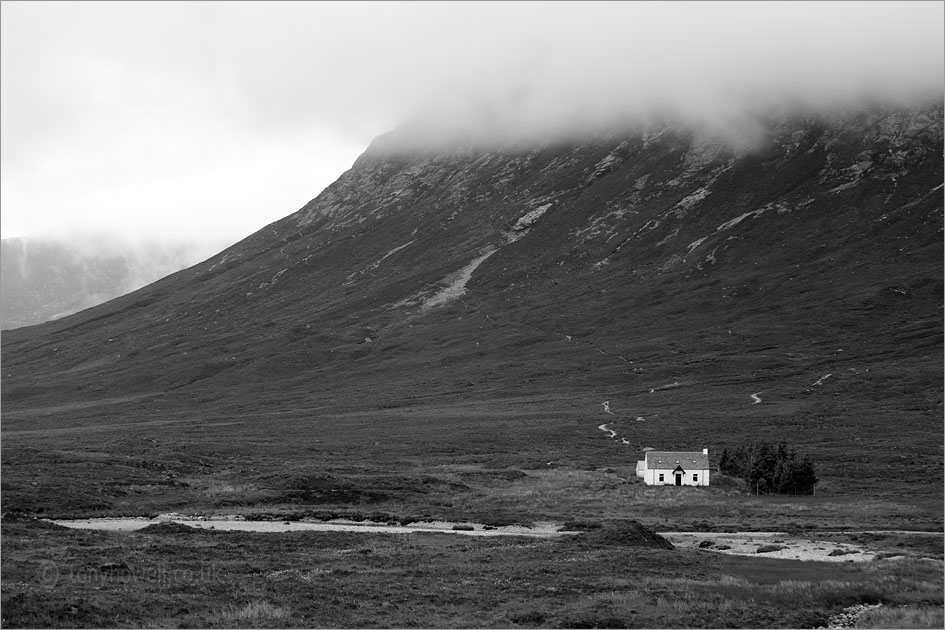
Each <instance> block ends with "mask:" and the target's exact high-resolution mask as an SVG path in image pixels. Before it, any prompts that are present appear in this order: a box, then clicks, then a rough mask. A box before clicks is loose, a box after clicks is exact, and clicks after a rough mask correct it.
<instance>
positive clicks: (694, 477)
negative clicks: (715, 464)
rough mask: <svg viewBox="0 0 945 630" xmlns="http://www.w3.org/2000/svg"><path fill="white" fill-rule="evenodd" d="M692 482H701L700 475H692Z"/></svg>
mask: <svg viewBox="0 0 945 630" xmlns="http://www.w3.org/2000/svg"><path fill="white" fill-rule="evenodd" d="M692 480H693V481H699V475H697V474H696V473H692Z"/></svg>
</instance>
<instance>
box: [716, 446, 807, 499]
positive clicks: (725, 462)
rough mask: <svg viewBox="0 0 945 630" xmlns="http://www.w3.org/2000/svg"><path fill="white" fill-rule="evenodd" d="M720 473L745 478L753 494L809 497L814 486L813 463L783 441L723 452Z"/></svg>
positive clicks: (740, 447) (726, 449) (725, 449)
mask: <svg viewBox="0 0 945 630" xmlns="http://www.w3.org/2000/svg"><path fill="white" fill-rule="evenodd" d="M719 471H721V472H723V473H726V474H728V475H732V476H733V477H738V478H739V479H744V480H745V481H746V482H747V484H748V490H749V492H751V493H753V494H772V493H779V494H811V493H813V492H814V484H816V483H817V474H816V472H815V471H814V464H813V463H812V462H811V461H810V458H809V457H808V456H807V455H805V456H804V457H803V458H798V456H797V451H795V450H794V449H793V448H791V449H788V447H787V445H785V444H784V443H783V442H782V443H780V444H778V445H777V446H775V445H773V444H770V443H768V442H752V443H751V444H750V445H748V446H744V445H743V446H738V447H736V448H735V449H734V450H732V451H730V450H729V449H728V448H723V449H722V454H721V456H720V457H719Z"/></svg>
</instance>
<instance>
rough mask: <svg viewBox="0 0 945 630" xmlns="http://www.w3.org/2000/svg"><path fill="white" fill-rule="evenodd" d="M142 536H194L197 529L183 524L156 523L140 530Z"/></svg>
mask: <svg viewBox="0 0 945 630" xmlns="http://www.w3.org/2000/svg"><path fill="white" fill-rule="evenodd" d="M138 531H139V532H140V533H142V534H194V533H196V532H197V529H196V528H194V527H189V526H187V525H183V524H181V523H174V522H167V523H155V524H154V525H148V526H147V527H142V528H141V529H139V530H138Z"/></svg>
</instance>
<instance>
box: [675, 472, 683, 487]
mask: <svg viewBox="0 0 945 630" xmlns="http://www.w3.org/2000/svg"><path fill="white" fill-rule="evenodd" d="M676 485H677V486H681V485H682V473H676Z"/></svg>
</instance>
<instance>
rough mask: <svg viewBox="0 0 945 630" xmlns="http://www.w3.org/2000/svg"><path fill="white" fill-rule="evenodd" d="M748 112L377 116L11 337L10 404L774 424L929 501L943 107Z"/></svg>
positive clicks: (671, 432) (36, 418) (791, 438)
mask: <svg viewBox="0 0 945 630" xmlns="http://www.w3.org/2000/svg"><path fill="white" fill-rule="evenodd" d="M761 129H762V130H763V134H762V135H761V136H760V139H759V140H758V142H756V143H754V144H753V145H752V146H750V147H733V146H731V145H729V144H728V143H726V142H725V141H724V140H722V139H720V138H716V137H712V136H710V135H705V134H700V133H699V132H696V131H693V130H691V129H688V128H686V127H684V126H681V125H674V124H667V125H664V126H654V127H649V128H641V129H636V130H629V131H626V132H620V133H616V132H615V133H607V134H601V135H600V136H598V137H596V138H594V139H591V140H586V141H581V142H564V141H562V142H558V143H550V144H547V145H545V146H540V147H534V146H528V147H516V146H506V147H502V148H497V147H474V146H458V147H451V148H445V147H436V146H435V145H430V146H426V147H422V146H416V145H411V142H410V137H409V135H408V134H409V130H407V129H401V130H398V131H395V132H392V133H391V134H388V135H386V136H382V137H381V138H378V139H377V140H376V141H375V142H374V143H373V144H372V145H371V147H370V148H369V149H368V150H367V151H366V152H365V153H364V154H363V155H362V156H361V157H360V158H359V159H358V160H357V161H356V162H355V164H354V165H353V166H352V168H351V169H350V170H349V171H347V172H346V173H344V174H343V175H342V176H341V177H340V178H339V179H338V181H336V182H335V183H334V184H332V185H331V186H329V187H328V188H327V189H326V190H325V191H324V192H323V193H322V194H320V195H319V196H318V197H317V198H316V199H314V200H312V201H311V202H310V203H309V204H307V205H306V206H305V207H303V208H302V209H301V210H299V211H298V212H296V213H294V214H292V215H290V216H287V217H286V218H284V219H282V220H281V221H278V222H276V223H273V224H272V225H270V226H268V227H267V228H265V229H263V230H261V231H259V232H257V233H256V234H254V235H252V236H250V237H249V238H247V239H245V240H244V241H242V242H240V243H238V244H236V245H234V246H232V247H230V248H229V249H227V250H225V251H223V252H221V253H220V254H219V255H217V256H215V257H213V258H211V259H209V260H207V261H206V262H204V263H201V264H199V265H196V266H194V267H191V268H189V269H186V270H183V271H180V272H178V273H176V274H174V275H172V276H170V277H167V278H165V279H163V280H161V281H159V282H157V283H155V284H153V285H150V286H148V287H145V288H143V289H141V290H139V291H136V292H134V293H132V294H130V295H126V296H124V297H121V298H118V299H115V300H112V301H111V302H108V303H106V304H103V305H101V306H98V307H96V308H94V309H90V310H87V311H83V312H81V313H78V314H76V315H73V316H70V317H66V318H63V319H61V320H58V321H55V322H50V323H47V324H45V325H43V326H40V327H35V328H30V329H28V330H17V331H11V332H8V333H5V334H4V336H3V383H2V384H3V407H4V412H5V416H8V417H10V418H12V419H13V420H15V421H18V422H20V424H22V428H26V425H25V424H23V423H26V422H27V421H29V422H42V423H44V424H43V426H52V424H50V423H57V422H58V423H65V424H67V425H68V424H70V423H81V422H97V421H100V420H101V418H111V419H114V418H116V417H123V418H127V419H135V418H140V417H142V415H144V414H147V415H149V417H154V414H157V413H158V412H160V413H161V414H173V413H186V414H193V415H194V416H195V417H196V416H202V415H206V414H209V413H212V414H214V415H219V416H222V417H226V416H227V414H239V415H240V417H241V418H246V417H253V415H254V414H260V417H259V418H258V419H257V420H255V421H256V422H265V421H266V420H265V419H264V418H263V417H262V415H264V414H272V413H278V412H281V411H285V412H289V411H291V410H299V409H315V408H321V409H325V408H327V409H330V410H335V411H339V412H340V411H343V410H354V409H358V410H365V409H374V410H398V409H400V410H407V409H410V408H415V407H417V406H418V405H423V404H424V402H425V401H430V400H437V401H444V400H452V401H470V400H501V399H503V398H511V397H520V396H531V397H535V398H536V399H537V398H541V397H546V399H547V400H552V401H557V402H550V403H549V405H551V406H555V405H557V406H558V407H559V408H563V407H567V408H568V409H571V410H573V413H574V414H575V418H576V419H577V418H578V417H581V418H590V419H591V420H590V421H588V420H583V419H582V421H584V422H585V423H587V422H592V423H596V422H598V420H599V421H600V422H606V421H612V422H613V423H615V424H614V426H617V427H618V428H620V431H621V433H622V434H624V433H626V434H627V435H631V434H632V436H633V437H632V441H633V445H634V446H643V445H648V444H649V445H654V446H656V445H658V446H660V447H663V448H692V447H699V446H702V445H711V446H712V447H713V449H715V448H716V447H719V448H720V447H721V446H722V445H726V444H729V445H730V444H736V443H742V442H743V441H744V440H746V439H750V438H762V439H768V440H772V439H783V440H786V441H788V442H790V443H793V444H798V445H800V446H802V447H803V448H806V449H808V450H810V449H817V450H816V452H817V453H818V454H819V456H820V458H819V460H818V461H821V462H823V465H822V466H821V470H822V471H823V474H824V475H825V477H827V478H835V479H839V480H844V483H845V484H847V486H846V487H847V488H849V489H850V491H861V492H865V491H867V490H866V489H867V488H868V487H869V485H870V484H871V483H872V482H873V481H872V480H874V479H875V478H877V477H890V478H891V477H895V476H896V475H905V476H906V477H908V476H909V475H914V474H919V475H921V479H922V482H921V484H915V485H911V486H906V487H905V488H904V490H903V491H904V492H905V493H932V494H935V493H936V492H938V493H939V494H940V488H941V479H942V449H941V443H942V439H941V438H942V431H943V429H942V424H941V416H942V310H941V307H942V259H943V248H942V247H943V230H942V219H943V190H942V182H943V160H942V155H943V144H942V106H941V105H940V104H937V105H933V106H928V107H921V108H919V107H916V108H902V109H888V108H881V107H875V108H872V109H864V110H861V111H857V112H849V113H843V114H832V115H815V114H812V113H811V114H803V115H802V114H797V115H794V116H779V117H776V118H772V119H770V120H766V121H763V124H762V127H761ZM753 395H754V396H753ZM756 398H757V399H758V400H760V401H761V404H757V402H756ZM106 401H107V402H109V403H110V404H111V405H112V406H111V407H109V409H110V411H108V413H104V412H103V410H102V409H99V408H97V407H96V405H99V404H102V403H103V402H106ZM603 401H608V403H609V406H607V407H605V408H606V409H608V410H609V413H610V415H604V416H601V414H602V406H601V405H602V402H603ZM116 405H117V406H116ZM122 405H125V406H122ZM56 409H59V410H60V412H56V411H55V410H56ZM82 409H96V411H95V414H93V413H92V411H88V412H83V411H81V410H82ZM42 410H45V411H42ZM326 413H327V412H326ZM96 414H97V415H96ZM601 417H603V419H600V418H601ZM83 418H84V419H83ZM17 419H20V420H17ZM575 421H577V420H575ZM324 422H325V423H328V424H327V425H325V426H330V422H331V421H330V419H329V418H327V417H326V418H325V419H324ZM484 422H485V421H484ZM5 424H7V422H5ZM18 426H19V425H18ZM320 426H321V425H320ZM589 430H590V431H596V429H595V428H594V427H593V426H591V428H590V429H589ZM463 448H475V445H471V446H470V445H465V446H463ZM549 448H551V447H550V446H549ZM554 448H556V449H560V446H555V447H554ZM713 452H715V451H714V450H713ZM559 455H561V456H567V453H559ZM536 457H538V456H537V455H536ZM549 459H550V457H549ZM864 467H866V468H864ZM867 469H868V470H867ZM916 471H919V472H916Z"/></svg>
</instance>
